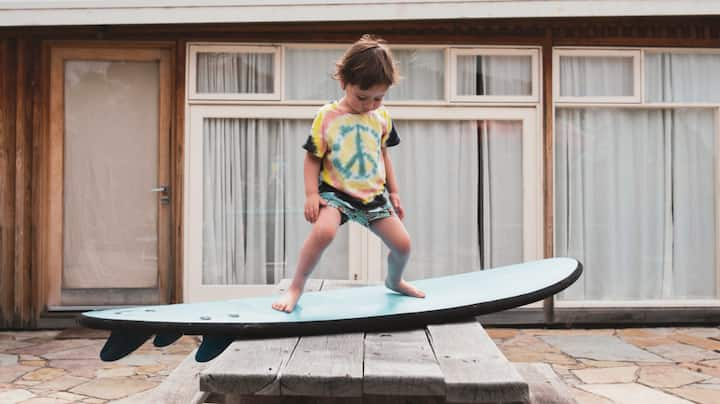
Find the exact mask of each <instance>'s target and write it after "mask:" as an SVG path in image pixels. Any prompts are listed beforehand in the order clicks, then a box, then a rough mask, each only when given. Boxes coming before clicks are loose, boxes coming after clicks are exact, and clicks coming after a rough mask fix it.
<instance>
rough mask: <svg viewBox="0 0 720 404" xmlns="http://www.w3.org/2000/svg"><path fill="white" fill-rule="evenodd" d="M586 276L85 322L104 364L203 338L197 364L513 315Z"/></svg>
mask: <svg viewBox="0 0 720 404" xmlns="http://www.w3.org/2000/svg"><path fill="white" fill-rule="evenodd" d="M581 273H582V264H581V263H580V262H578V261H577V260H575V259H572V258H550V259H545V260H540V261H534V262H527V263H522V264H517V265H509V266H504V267H498V268H493V269H486V270H482V271H475V272H469V273H464V274H458V275H450V276H443V277H437V278H429V279H422V280H417V281H413V282H411V283H412V284H413V285H414V286H416V287H417V288H419V289H421V290H423V291H424V292H425V293H426V295H427V296H426V297H425V298H424V299H418V298H414V297H409V296H404V295H401V294H398V293H396V292H393V291H391V290H389V289H387V288H385V287H384V286H365V287H357V288H347V289H335V290H330V291H321V292H307V293H305V294H303V296H302V297H301V299H300V301H299V302H298V304H297V306H296V307H295V310H294V311H293V312H292V313H284V312H279V311H276V310H273V309H272V307H271V304H272V302H273V301H274V300H275V299H277V296H269V297H257V298H246V299H236V300H225V301H215V302H206V303H188V304H173V305H162V306H143V307H135V308H122V309H111V310H101V311H90V312H86V313H83V314H82V316H81V319H80V323H81V324H82V325H84V326H86V327H90V328H99V329H106V330H111V335H110V338H108V341H107V342H106V344H105V346H104V347H103V349H102V351H101V353H100V357H101V358H102V359H103V360H106V361H112V360H117V359H120V358H122V357H124V356H126V355H128V354H130V353H131V352H133V351H134V350H135V349H137V348H139V347H140V346H141V345H142V344H143V343H145V341H147V340H148V339H149V338H150V337H151V336H153V335H155V339H154V341H153V342H154V344H155V345H156V346H166V345H169V344H172V343H173V342H175V341H176V340H177V339H178V338H180V337H181V336H182V335H202V336H203V342H202V344H201V345H200V348H199V349H198V351H197V355H196V359H197V360H198V361H207V360H210V359H212V358H214V357H215V356H217V355H218V354H220V353H221V352H222V351H223V350H224V349H225V348H226V347H227V346H228V345H230V343H231V342H232V341H234V340H236V339H243V338H270V337H286V336H302V335H314V334H330V333H340V332H359V331H383V330H387V331H390V330H400V329H411V328H417V327H422V326H425V325H427V324H437V323H444V322H451V321H458V320H462V319H467V318H471V317H473V316H477V315H481V314H487V313H492V312H497V311H501V310H507V309H510V308H513V307H518V306H523V305H526V304H530V303H533V302H536V301H538V300H542V299H544V298H547V297H549V296H552V295H553V294H555V293H558V292H560V291H562V290H563V289H565V288H567V287H568V286H570V285H571V284H572V283H573V282H575V280H577V279H578V277H580V274H581Z"/></svg>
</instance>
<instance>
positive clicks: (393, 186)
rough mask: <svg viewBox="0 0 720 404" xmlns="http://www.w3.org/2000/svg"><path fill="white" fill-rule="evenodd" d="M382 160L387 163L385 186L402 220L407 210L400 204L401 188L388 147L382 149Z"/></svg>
mask: <svg viewBox="0 0 720 404" xmlns="http://www.w3.org/2000/svg"><path fill="white" fill-rule="evenodd" d="M382 158H383V161H384V163H385V186H386V187H387V190H388V193H389V194H390V203H391V204H392V207H393V209H395V213H397V215H398V217H399V218H400V220H402V219H403V218H404V217H405V210H404V209H403V207H402V204H401V203H400V188H399V187H398V184H397V180H396V179H395V170H394V169H393V165H392V160H390V153H388V149H387V148H386V147H384V148H383V149H382Z"/></svg>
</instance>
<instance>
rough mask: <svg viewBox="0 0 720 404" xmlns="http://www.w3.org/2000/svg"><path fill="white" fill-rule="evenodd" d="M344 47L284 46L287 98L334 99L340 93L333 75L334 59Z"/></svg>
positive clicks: (338, 56) (340, 89) (341, 53)
mask: <svg viewBox="0 0 720 404" xmlns="http://www.w3.org/2000/svg"><path fill="white" fill-rule="evenodd" d="M344 52H345V51H344V49H315V48H305V47H302V48H292V47H291V48H287V49H286V50H285V96H286V97H287V98H288V99H290V100H321V101H325V102H328V101H334V100H339V99H340V98H342V96H343V92H342V88H340V82H339V81H337V80H335V79H334V78H333V73H334V72H335V62H337V61H338V60H339V59H340V58H341V57H342V55H343V53H344Z"/></svg>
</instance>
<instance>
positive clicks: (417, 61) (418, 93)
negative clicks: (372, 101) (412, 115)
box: [385, 49, 445, 101]
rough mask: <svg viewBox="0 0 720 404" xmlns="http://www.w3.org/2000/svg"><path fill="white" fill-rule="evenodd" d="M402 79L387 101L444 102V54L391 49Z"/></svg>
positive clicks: (428, 50) (439, 51)
mask: <svg viewBox="0 0 720 404" xmlns="http://www.w3.org/2000/svg"><path fill="white" fill-rule="evenodd" d="M392 53H393V57H394V59H395V62H396V63H397V65H398V69H399V70H400V75H401V77H402V79H401V80H400V82H399V83H397V84H396V85H395V86H393V87H392V89H391V90H390V91H389V92H388V93H387V95H386V97H385V99H386V100H392V101H395V100H428V101H432V100H443V99H445V53H444V52H443V51H442V50H440V49H427V50H425V49H393V51H392Z"/></svg>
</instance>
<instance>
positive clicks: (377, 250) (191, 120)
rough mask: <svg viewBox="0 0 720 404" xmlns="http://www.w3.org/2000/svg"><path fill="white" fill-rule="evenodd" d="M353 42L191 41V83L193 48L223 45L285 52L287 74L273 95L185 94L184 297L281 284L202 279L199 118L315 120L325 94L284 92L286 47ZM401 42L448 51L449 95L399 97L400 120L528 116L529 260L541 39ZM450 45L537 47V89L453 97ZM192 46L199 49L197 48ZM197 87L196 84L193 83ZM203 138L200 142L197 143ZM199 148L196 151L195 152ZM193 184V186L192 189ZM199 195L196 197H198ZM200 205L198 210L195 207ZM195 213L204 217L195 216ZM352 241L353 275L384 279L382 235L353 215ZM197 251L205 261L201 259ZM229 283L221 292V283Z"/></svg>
mask: <svg viewBox="0 0 720 404" xmlns="http://www.w3.org/2000/svg"><path fill="white" fill-rule="evenodd" d="M348 45H349V44H346V43H344V44H337V43H274V44H272V45H268V44H250V43H243V44H239V43H237V44H229V43H200V42H192V43H191V42H189V43H187V44H186V49H187V52H186V55H187V56H186V57H187V61H186V65H187V66H188V69H187V73H186V77H187V80H188V83H193V85H196V84H195V74H196V71H195V69H196V61H197V56H196V53H197V51H198V50H205V49H210V48H213V49H218V48H221V47H231V48H242V49H253V48H255V47H258V46H259V47H275V48H276V49H277V52H278V53H277V54H278V55H279V56H278V57H279V58H280V59H278V60H279V62H278V63H277V64H276V68H280V71H281V72H280V74H281V75H282V77H281V78H280V79H279V80H276V84H277V85H279V89H278V91H279V92H278V97H277V98H276V99H272V100H270V99H261V98H257V97H253V98H248V97H237V96H236V95H234V94H230V95H229V96H224V97H209V98H203V97H199V96H198V94H192V93H191V92H189V91H188V92H187V93H186V94H187V95H186V100H185V116H186V117H187V119H186V120H185V131H184V133H185V141H184V144H185V145H186V147H185V151H184V160H185V164H184V201H185V204H184V208H183V213H182V216H183V220H184V224H183V233H184V234H185V237H184V244H183V250H184V255H183V261H184V262H185V263H186V265H184V268H185V271H184V280H183V282H184V287H183V298H184V301H186V302H192V301H204V300H217V299H222V298H236V297H238V296H260V295H268V294H271V293H273V292H274V291H275V288H276V285H249V284H243V285H202V282H201V280H202V273H201V271H202V268H201V266H202V252H201V251H198V250H197V249H198V248H201V247H202V227H198V223H201V220H202V217H201V216H202V209H201V207H202V194H201V193H198V192H197V190H198V189H202V188H197V183H198V181H202V178H201V176H202V172H201V170H200V171H199V170H198V169H197V167H198V164H200V167H202V165H201V164H202V122H203V119H204V118H206V117H208V118H210V117H223V118H259V119H263V118H264V119H307V120H311V119H312V117H313V116H314V115H315V113H316V112H317V109H318V108H319V107H320V106H322V105H323V104H325V103H326V102H327V100H287V99H286V96H285V80H286V77H285V76H284V74H285V64H286V63H285V51H286V49H290V48H314V49H323V48H324V49H328V48H338V49H339V48H342V49H346V48H347V46H348ZM390 48H391V50H396V49H438V50H440V51H442V52H443V57H444V64H443V66H444V69H445V72H444V84H443V88H444V97H443V99H442V100H426V101H423V100H398V101H387V102H385V103H384V105H385V106H387V107H388V109H389V110H390V111H391V112H392V114H393V119H397V120H457V119H465V120H475V121H479V120H514V121H522V122H523V151H522V156H523V184H522V187H523V195H524V196H523V197H524V200H523V219H522V220H523V247H522V248H523V257H524V259H525V260H526V261H531V260H537V259H540V258H542V257H543V251H544V231H543V230H544V220H545V216H544V214H543V212H544V209H543V204H544V198H543V184H544V175H545V174H544V169H543V167H544V164H543V158H542V157H543V150H544V149H543V131H542V122H541V121H540V117H542V105H541V103H540V100H541V97H542V94H541V93H542V88H541V86H540V77H541V76H540V75H541V74H542V73H541V72H542V66H540V65H539V60H540V57H539V56H540V52H541V49H542V47H540V46H513V47H507V48H502V47H497V46H495V47H492V46H472V45H468V46H453V45H449V44H427V45H423V44H404V43H399V44H393V45H391V46H390ZM451 49H467V50H469V51H473V50H481V51H491V52H498V54H503V55H505V54H534V55H535V56H534V57H533V58H532V59H531V60H532V61H533V91H534V93H535V96H534V97H526V96H522V97H511V98H506V97H487V99H485V100H484V101H483V102H476V101H473V102H463V101H460V100H452V99H451V97H450V82H451V75H452V69H451V64H452V63H451V56H450V55H451ZM193 50H194V51H195V52H193ZM191 89H192V88H191ZM198 141H199V142H200V143H198ZM198 153H199V154H198ZM193 191H195V192H193ZM198 198H199V199H198ZM198 206H200V210H199V211H198ZM198 214H199V215H200V218H199V220H200V222H198ZM350 226H351V229H350V234H349V237H350V239H349V242H350V243H352V245H357V246H358V247H357V248H356V251H354V252H353V251H351V252H350V255H349V265H348V267H349V274H348V277H349V279H354V280H358V281H363V282H379V281H381V279H380V274H381V272H382V265H381V259H382V258H381V250H382V242H381V241H380V240H379V239H378V238H377V237H376V236H374V235H373V234H372V233H371V232H369V231H367V230H366V229H364V228H363V227H361V226H360V225H356V224H354V223H350ZM198 259H199V260H200V261H198ZM223 288H225V289H226V290H228V291H230V294H229V295H227V294H226V295H223V293H224V292H222V289H223Z"/></svg>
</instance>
